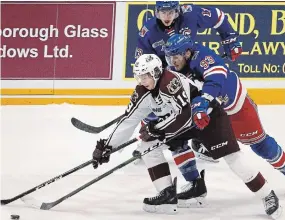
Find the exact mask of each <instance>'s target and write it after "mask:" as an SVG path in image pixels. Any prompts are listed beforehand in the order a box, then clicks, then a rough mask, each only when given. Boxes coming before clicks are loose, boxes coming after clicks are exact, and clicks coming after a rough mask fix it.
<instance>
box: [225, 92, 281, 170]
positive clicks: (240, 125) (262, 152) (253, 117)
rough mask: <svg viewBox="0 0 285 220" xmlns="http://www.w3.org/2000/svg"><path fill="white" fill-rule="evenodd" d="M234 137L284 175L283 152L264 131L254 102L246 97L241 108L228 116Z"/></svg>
mask: <svg viewBox="0 0 285 220" xmlns="http://www.w3.org/2000/svg"><path fill="white" fill-rule="evenodd" d="M230 118H231V122H232V127H233V129H234V132H235V135H236V138H237V139H238V141H240V142H241V143H243V144H247V145H250V147H251V149H252V150H253V151H254V152H255V153H256V154H257V155H258V156H260V157H262V158H264V159H266V160H267V161H268V162H269V163H270V164H271V165H272V166H273V167H274V168H275V169H277V170H279V171H280V172H282V173H283V174H284V175H285V153H284V150H282V148H281V147H280V146H279V145H278V144H277V142H276V141H275V139H274V138H273V137H271V136H269V135H268V134H266V133H265V131H264V129H263V127H262V124H261V121H260V118H259V115H258V111H257V106H256V105H255V103H254V102H253V101H252V100H251V99H250V98H249V97H247V98H246V99H245V102H244V104H243V107H242V109H241V110H240V111H239V112H238V113H237V114H234V115H231V116H230Z"/></svg>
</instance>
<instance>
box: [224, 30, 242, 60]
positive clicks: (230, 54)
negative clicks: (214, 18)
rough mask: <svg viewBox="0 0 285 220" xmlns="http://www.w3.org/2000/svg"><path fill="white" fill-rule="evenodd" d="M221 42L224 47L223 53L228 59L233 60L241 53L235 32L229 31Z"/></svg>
mask: <svg viewBox="0 0 285 220" xmlns="http://www.w3.org/2000/svg"><path fill="white" fill-rule="evenodd" d="M221 43H222V45H223V47H224V50H225V55H226V57H227V58H228V59H229V60H231V61H235V60H236V59H237V58H238V57H239V56H240V55H241V53H242V47H241V44H240V42H239V41H238V35H237V34H236V33H230V35H229V36H228V37H226V38H225V39H223V40H222V42H221Z"/></svg>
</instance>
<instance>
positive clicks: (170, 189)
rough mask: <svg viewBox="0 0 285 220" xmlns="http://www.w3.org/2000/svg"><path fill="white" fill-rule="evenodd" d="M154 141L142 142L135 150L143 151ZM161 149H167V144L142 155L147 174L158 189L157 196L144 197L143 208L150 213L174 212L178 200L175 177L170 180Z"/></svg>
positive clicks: (153, 143) (175, 211)
mask: <svg viewBox="0 0 285 220" xmlns="http://www.w3.org/2000/svg"><path fill="white" fill-rule="evenodd" d="M155 143H156V141H152V142H142V144H141V146H139V147H138V148H137V150H138V151H140V152H143V151H144V150H146V149H147V148H149V147H150V146H153V145H155ZM163 149H168V146H166V145H164V146H162V147H160V148H157V149H155V150H153V151H152V152H150V153H148V154H145V155H144V156H143V157H142V160H143V161H144V163H145V165H146V167H147V169H148V173H149V176H150V178H151V180H152V182H153V184H154V186H155V188H156V190H157V191H158V195H157V196H154V197H150V198H145V199H144V201H143V203H144V206H143V209H144V210H145V211H147V212H152V213H167V214H176V213H177V202H178V201H177V193H176V178H175V180H174V181H172V177H171V174H170V169H169V164H168V162H167V161H166V159H165V157H164V154H163Z"/></svg>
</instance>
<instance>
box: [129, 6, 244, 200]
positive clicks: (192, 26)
mask: <svg viewBox="0 0 285 220" xmlns="http://www.w3.org/2000/svg"><path fill="white" fill-rule="evenodd" d="M200 28H214V29H216V31H217V32H219V34H220V37H221V44H222V45H223V48H224V52H225V54H226V56H227V57H228V58H229V59H230V60H232V61H235V60H236V59H237V57H238V56H239V55H240V54H241V52H242V48H241V44H240V43H239V41H238V33H236V32H235V31H234V30H233V28H232V27H231V25H230V24H229V22H228V19H227V16H226V15H225V14H224V12H223V11H221V10H220V9H218V8H211V7H203V8H201V7H199V6H196V5H193V4H189V5H181V6H180V5H179V2H178V1H157V2H156V5H155V16H154V17H153V18H152V19H150V20H148V21H147V22H146V23H145V24H144V25H143V27H142V28H141V30H140V32H139V34H138V44H137V48H136V52H135V58H136V59H137V58H138V57H139V56H141V55H142V54H146V53H149V54H151V53H154V54H156V55H158V56H159V57H160V59H161V60H162V62H163V67H166V66H167V62H166V60H165V53H164V48H165V43H166V42H167V40H168V39H169V37H170V36H172V35H173V34H178V33H181V34H185V35H190V36H191V37H192V38H193V39H194V38H195V37H196V35H197V31H198V29H200ZM152 120H157V117H156V116H155V114H154V113H152V114H150V115H149V116H148V118H146V119H145V120H144V123H147V122H149V121H152ZM194 141H195V140H192V144H193V143H194ZM195 143H196V142H195ZM206 152H208V151H206ZM196 155H197V154H196ZM173 158H174V161H175V163H176V165H177V166H178V168H179V170H180V172H181V173H182V175H183V176H184V178H185V180H186V181H187V182H188V184H187V185H186V186H185V187H183V190H182V193H181V194H179V195H178V196H181V197H183V198H185V199H187V198H189V199H190V200H191V197H198V196H200V195H202V194H205V193H206V192H202V191H200V190H199V188H200V187H199V185H198V184H199V183H201V181H203V180H201V179H200V176H199V172H198V170H197V168H196V161H195V155H194V153H193V151H192V149H191V148H190V147H189V146H188V143H187V142H185V143H184V144H183V146H181V149H180V150H177V151H174V152H173Z"/></svg>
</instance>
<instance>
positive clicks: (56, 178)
mask: <svg viewBox="0 0 285 220" xmlns="http://www.w3.org/2000/svg"><path fill="white" fill-rule="evenodd" d="M138 140H139V138H133V139H131V140H129V141H127V142H125V143H124V144H122V145H120V146H118V147H117V148H115V149H113V150H112V151H111V154H113V153H115V152H117V151H119V150H120V149H123V148H125V147H126V146H128V145H130V144H133V143H135V142H136V141H138ZM92 162H93V160H89V161H86V162H85V163H83V164H81V165H79V166H77V167H74V168H73V169H71V170H69V171H66V172H65V173H63V174H60V175H58V176H56V177H54V178H52V179H50V180H48V181H46V182H44V183H42V184H40V185H38V186H35V187H33V188H31V189H29V190H28V191H26V192H23V193H21V194H19V195H17V196H15V197H13V198H10V199H3V200H2V199H1V205H7V204H9V203H11V202H13V201H15V200H17V199H20V198H22V201H23V202H25V203H26V202H27V201H29V200H31V198H29V197H27V198H26V199H25V198H23V197H24V196H27V195H29V194H31V193H32V192H35V191H36V190H39V189H41V188H43V187H45V186H47V185H49V184H51V183H53V182H56V181H57V180H60V179H62V178H63V177H66V176H68V175H70V174H72V173H74V172H76V171H78V170H81V169H82V168H84V167H86V166H88V165H89V164H91V163H92ZM27 203H29V202H27Z"/></svg>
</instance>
